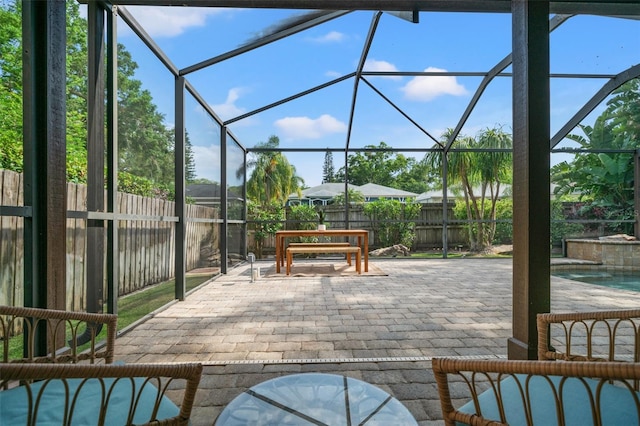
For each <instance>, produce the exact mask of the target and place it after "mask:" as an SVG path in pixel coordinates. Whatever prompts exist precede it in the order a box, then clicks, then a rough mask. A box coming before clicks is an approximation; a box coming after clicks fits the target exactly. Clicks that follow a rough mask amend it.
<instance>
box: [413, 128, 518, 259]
mask: <svg viewBox="0 0 640 426" xmlns="http://www.w3.org/2000/svg"><path fill="white" fill-rule="evenodd" d="M451 132H452V130H451V129H449V130H448V131H447V132H445V134H444V135H443V137H442V140H443V141H446V140H447V138H448V137H449V135H450V134H451ZM512 145H513V143H512V139H511V135H510V134H508V133H506V132H504V131H503V130H502V128H501V127H495V128H490V129H485V130H483V131H481V132H480V133H479V134H478V135H477V137H476V138H471V137H468V136H461V137H460V138H459V139H456V142H455V148H462V149H463V150H460V151H450V152H449V154H448V155H447V161H448V165H447V170H448V174H447V181H448V183H449V184H450V185H451V186H452V187H456V186H457V187H458V188H459V189H460V191H461V192H462V195H463V199H464V205H465V210H466V216H467V220H469V221H473V225H472V226H468V227H467V228H468V235H469V247H470V249H471V250H472V251H482V250H484V249H485V248H486V247H488V246H490V245H491V243H492V241H493V239H494V235H495V232H496V222H495V219H496V203H497V202H498V198H499V197H500V193H501V186H502V185H503V184H505V183H510V182H511V164H512V154H511V152H510V151H508V152H502V151H500V150H501V149H509V150H510V149H511V147H512ZM467 149H468V150H473V151H465V150H467ZM425 160H426V161H427V162H428V164H429V165H430V167H431V168H432V169H434V170H440V171H441V173H442V170H443V169H444V167H443V154H442V153H441V152H439V151H438V152H430V153H428V154H427V155H426V156H425ZM487 207H488V208H487Z"/></svg>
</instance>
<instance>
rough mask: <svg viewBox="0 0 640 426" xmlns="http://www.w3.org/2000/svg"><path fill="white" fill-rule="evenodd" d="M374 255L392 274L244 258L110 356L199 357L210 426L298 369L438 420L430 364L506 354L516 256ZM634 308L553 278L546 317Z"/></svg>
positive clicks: (200, 404)
mask: <svg viewBox="0 0 640 426" xmlns="http://www.w3.org/2000/svg"><path fill="white" fill-rule="evenodd" d="M370 261H371V263H372V264H375V265H376V266H377V267H379V268H380V269H381V270H382V271H384V272H385V273H387V274H388V275H387V276H367V275H366V274H363V275H362V276H357V275H355V274H354V275H352V276H340V277H302V278H301V277H293V276H291V277H287V276H285V275H284V274H281V275H282V276H281V277H275V278H264V277H261V278H259V279H258V280H256V281H255V282H251V274H250V267H249V265H246V264H244V265H240V266H238V267H236V268H234V269H232V270H231V271H230V272H229V274H227V275H224V276H220V277H218V278H217V279H215V280H213V281H211V282H209V283H207V284H205V285H203V286H201V287H199V288H198V289H196V290H195V291H193V292H192V293H191V294H189V295H188V297H187V299H186V300H185V301H183V302H176V303H174V304H172V305H170V306H169V307H167V308H166V309H164V310H161V311H158V312H156V313H154V315H153V316H152V317H151V318H150V319H148V320H147V321H145V322H144V323H142V324H139V325H138V326H136V327H135V328H133V329H132V330H131V331H129V332H127V333H126V334H124V335H122V336H120V337H118V339H117V341H116V359H117V360H122V361H126V362H178V361H197V362H202V363H203V364H204V365H205V368H204V375H203V377H202V381H201V383H200V387H199V389H198V393H197V395H196V401H195V404H196V405H195V408H194V412H193V416H192V424H193V425H194V426H199V425H211V424H212V423H213V421H214V420H215V418H216V417H217V416H218V414H219V413H220V411H221V410H222V408H224V406H225V405H226V404H228V403H229V402H230V401H231V400H232V399H233V398H234V397H236V396H237V395H238V394H240V393H241V392H243V391H244V390H246V389H248V388H249V387H251V386H253V385H255V384H257V383H260V382H262V381H264V380H267V379H270V378H273V377H277V376H281V375H284V374H292V373H299V372H329V373H337V374H344V375H347V376H351V377H354V378H357V379H360V380H364V381H366V382H369V383H372V384H375V385H377V386H379V387H381V388H382V389H384V390H385V391H387V392H389V393H390V394H392V395H393V396H395V397H396V398H397V399H399V400H400V401H401V402H402V403H403V404H405V405H406V406H407V408H408V409H409V410H410V411H411V413H412V414H413V415H414V417H415V418H416V419H417V420H418V422H419V424H420V425H429V426H434V425H438V426H440V425H443V421H442V414H441V411H440V402H439V399H438V393H437V390H436V385H435V381H434V378H433V374H432V372H431V362H430V360H431V358H432V357H435V356H454V357H473V358H496V357H498V358H504V357H506V355H507V339H508V338H509V337H511V317H512V315H511V309H512V298H511V283H512V260H511V259H424V260H415V259H371V260H370ZM256 266H261V269H262V270H264V269H266V268H268V267H270V266H271V263H266V262H257V264H256ZM638 306H640V292H638V293H636V292H630V291H625V290H616V289H608V288H604V287H598V286H594V285H589V284H584V283H580V282H576V281H571V280H567V279H563V278H557V277H552V278H551V310H552V311H553V312H562V311H591V310H613V309H627V308H637V307H638Z"/></svg>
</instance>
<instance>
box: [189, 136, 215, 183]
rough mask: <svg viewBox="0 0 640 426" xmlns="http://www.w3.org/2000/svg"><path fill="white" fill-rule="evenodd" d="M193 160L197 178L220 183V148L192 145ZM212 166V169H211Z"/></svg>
mask: <svg viewBox="0 0 640 426" xmlns="http://www.w3.org/2000/svg"><path fill="white" fill-rule="evenodd" d="M191 149H192V150H193V159H194V162H195V167H194V168H195V172H196V177H197V178H205V179H209V180H211V181H214V182H219V181H220V170H219V168H218V166H217V165H218V164H220V156H219V154H220V148H219V147H216V146H201V145H193V146H192V147H191ZM212 165H213V166H214V167H212Z"/></svg>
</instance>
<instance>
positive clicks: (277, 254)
mask: <svg viewBox="0 0 640 426" xmlns="http://www.w3.org/2000/svg"><path fill="white" fill-rule="evenodd" d="M280 251H281V250H280V237H279V236H277V235H276V274H279V273H280V255H281V254H282V253H280Z"/></svg>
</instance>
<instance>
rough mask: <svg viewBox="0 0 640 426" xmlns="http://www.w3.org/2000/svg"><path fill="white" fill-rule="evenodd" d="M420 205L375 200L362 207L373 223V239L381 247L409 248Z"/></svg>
mask: <svg viewBox="0 0 640 426" xmlns="http://www.w3.org/2000/svg"><path fill="white" fill-rule="evenodd" d="M421 209H422V205H421V204H418V203H415V202H413V201H409V202H407V203H401V202H400V201H398V200H386V199H382V200H376V201H373V202H371V203H367V204H365V206H364V214H365V215H367V216H368V217H369V218H370V219H371V220H372V221H373V230H374V233H375V238H376V240H377V241H378V242H379V244H381V245H382V247H389V246H392V245H394V244H402V245H404V246H406V247H407V248H411V246H412V245H413V241H414V240H415V238H416V234H415V227H416V224H415V222H413V220H415V219H417V218H418V217H419V215H420V210H421Z"/></svg>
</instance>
